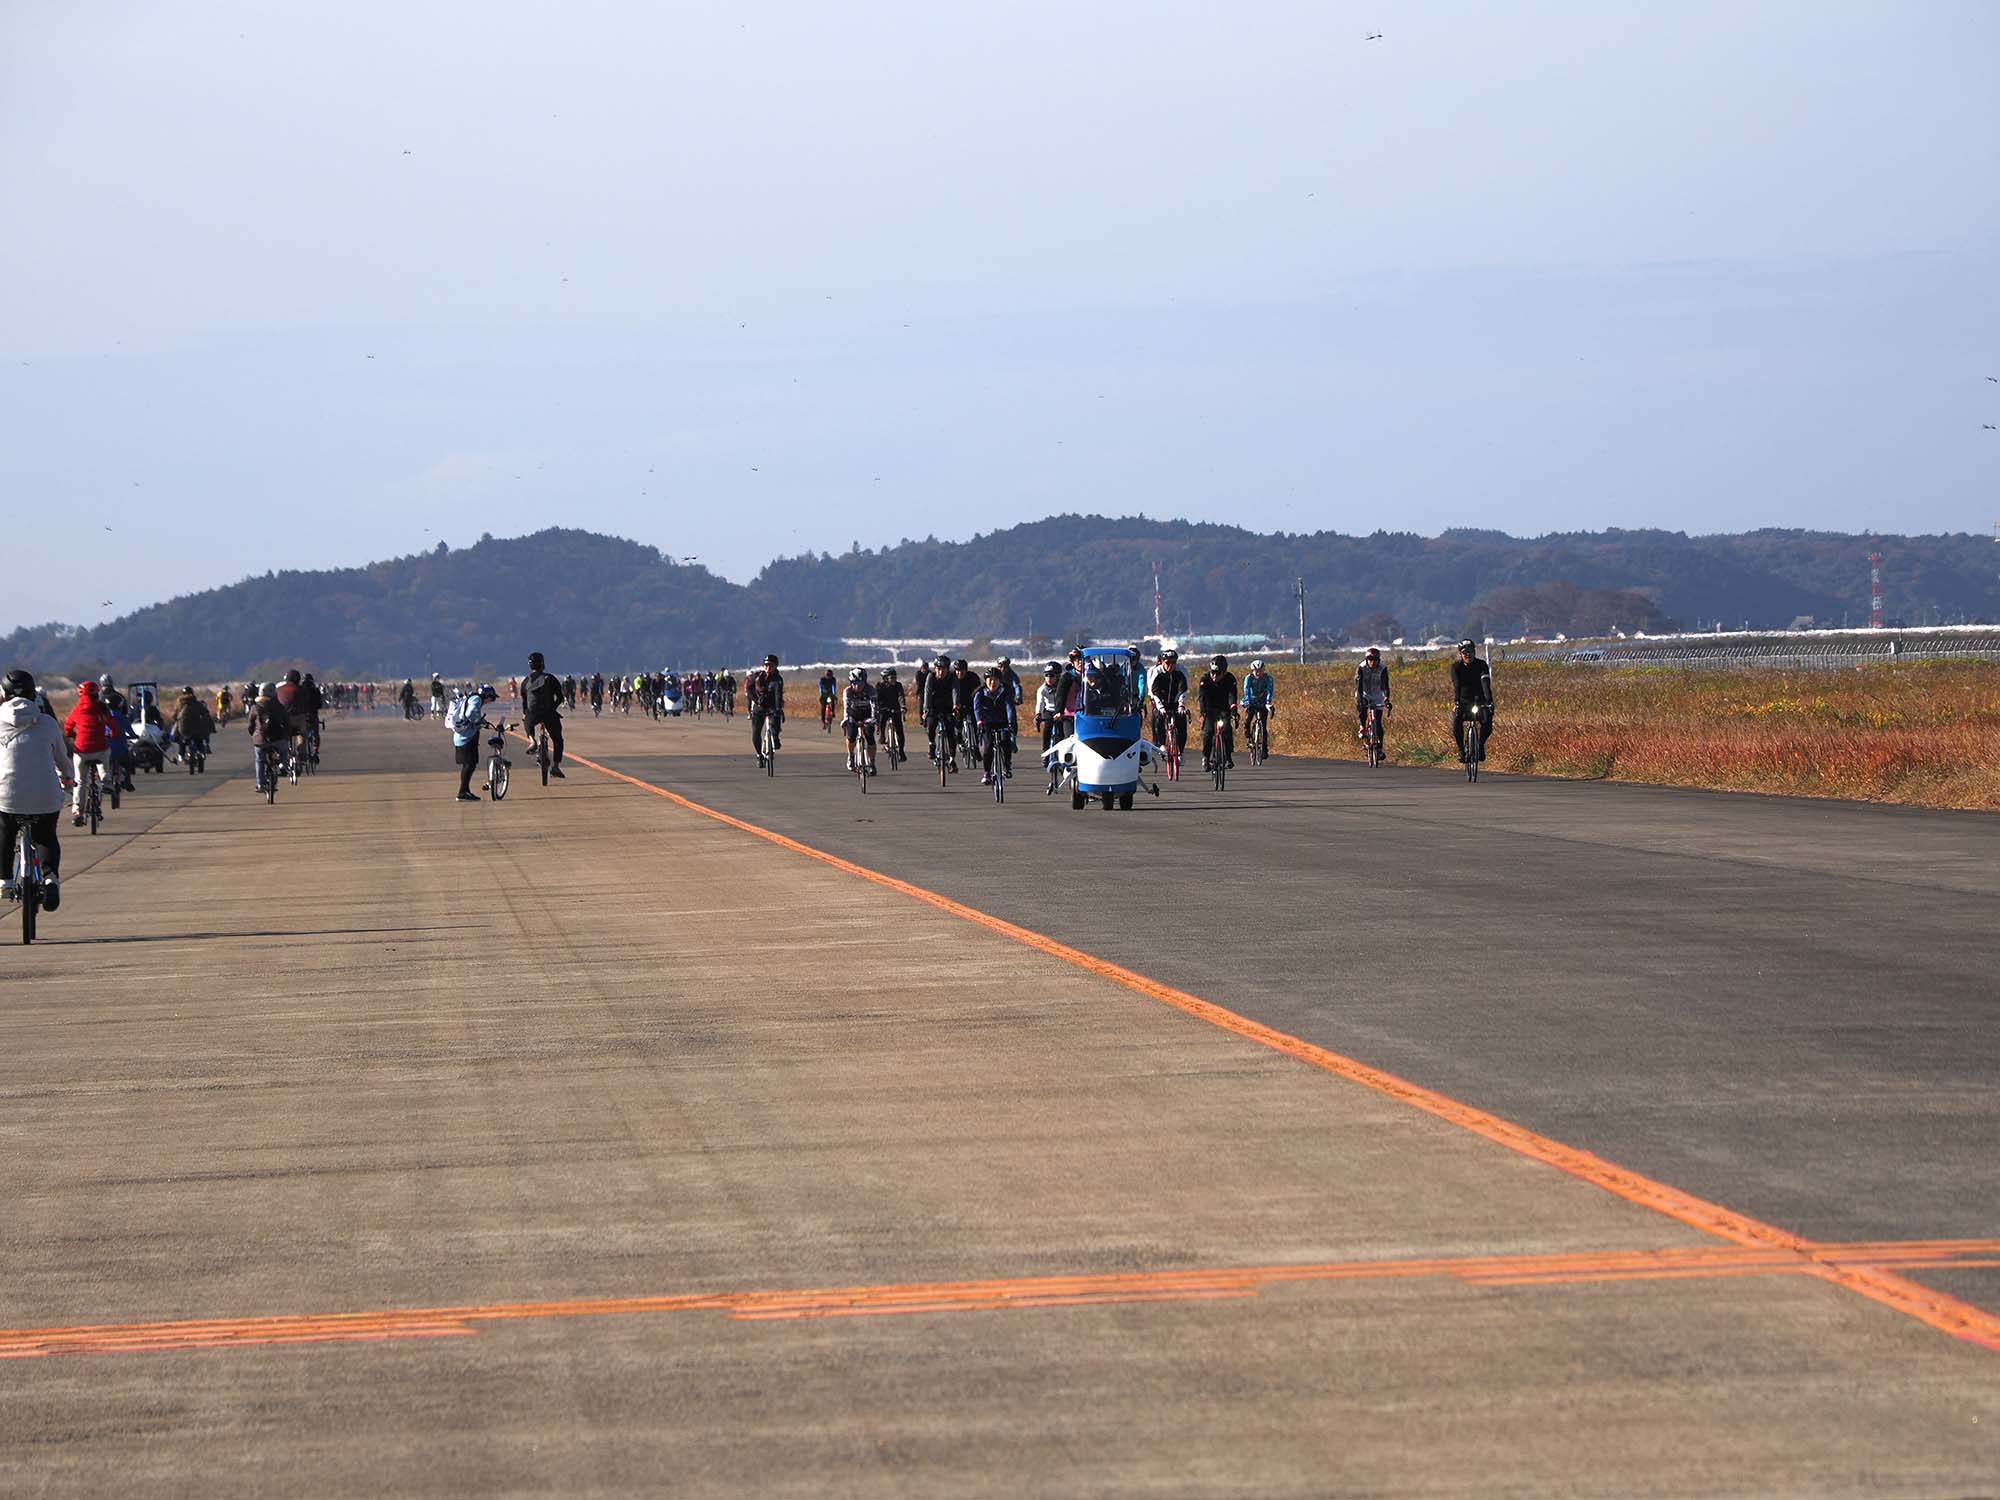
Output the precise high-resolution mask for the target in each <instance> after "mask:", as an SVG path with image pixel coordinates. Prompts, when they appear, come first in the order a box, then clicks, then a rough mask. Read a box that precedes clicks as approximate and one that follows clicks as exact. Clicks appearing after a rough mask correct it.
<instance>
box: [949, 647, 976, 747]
mask: <svg viewBox="0 0 2000 1500" xmlns="http://www.w3.org/2000/svg"><path fill="white" fill-rule="evenodd" d="M978 692H979V674H978V673H977V672H975V671H973V670H972V668H971V667H970V666H969V665H967V664H966V660H965V658H964V657H962V656H961V657H959V658H958V659H957V660H956V661H954V662H953V663H952V664H951V722H952V730H953V733H954V735H955V737H956V739H957V742H958V744H959V745H960V746H961V747H962V748H963V749H964V751H965V763H966V764H967V765H968V766H969V765H971V764H972V762H973V761H974V760H975V759H976V758H977V757H978V754H979V749H978V745H979V737H978V735H977V734H975V733H974V731H973V724H972V700H973V698H974V697H975V696H976V695H977V694H978Z"/></svg>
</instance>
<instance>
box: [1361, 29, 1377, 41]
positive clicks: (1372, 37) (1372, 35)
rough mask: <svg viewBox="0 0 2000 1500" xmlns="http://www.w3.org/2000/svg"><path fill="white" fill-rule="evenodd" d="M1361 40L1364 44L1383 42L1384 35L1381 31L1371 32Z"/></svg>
mask: <svg viewBox="0 0 2000 1500" xmlns="http://www.w3.org/2000/svg"><path fill="white" fill-rule="evenodd" d="M1361 40H1362V41H1364V42H1379V41H1381V40H1382V33H1381V32H1379V31H1371V32H1369V33H1368V35H1366V36H1364V37H1363V38H1362V39H1361Z"/></svg>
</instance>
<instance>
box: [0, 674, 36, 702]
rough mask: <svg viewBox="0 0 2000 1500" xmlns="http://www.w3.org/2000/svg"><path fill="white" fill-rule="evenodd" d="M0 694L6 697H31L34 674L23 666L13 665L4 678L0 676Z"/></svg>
mask: <svg viewBox="0 0 2000 1500" xmlns="http://www.w3.org/2000/svg"><path fill="white" fill-rule="evenodd" d="M0 696H5V697H8V698H32V697H34V696H35V679H34V675H33V674H32V673H30V672H29V671H27V670H26V669H25V668H23V667H15V668H13V669H12V670H11V671H9V672H8V673H7V675H6V677H5V678H0Z"/></svg>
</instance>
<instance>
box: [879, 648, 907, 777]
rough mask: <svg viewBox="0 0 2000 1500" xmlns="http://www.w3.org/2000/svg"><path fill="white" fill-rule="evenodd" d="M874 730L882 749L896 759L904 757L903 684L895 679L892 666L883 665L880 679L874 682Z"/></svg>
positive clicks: (894, 670)
mask: <svg viewBox="0 0 2000 1500" xmlns="http://www.w3.org/2000/svg"><path fill="white" fill-rule="evenodd" d="M875 732H876V734H877V735H878V736H879V737H880V742H881V744H882V747H883V748H884V749H887V750H890V751H892V752H893V753H894V754H895V756H896V758H897V759H898V760H901V759H903V758H904V754H903V684H902V683H901V682H899V681H897V679H896V669H895V668H894V667H884V668H883V669H882V680H881V681H880V682H878V683H876V684H875Z"/></svg>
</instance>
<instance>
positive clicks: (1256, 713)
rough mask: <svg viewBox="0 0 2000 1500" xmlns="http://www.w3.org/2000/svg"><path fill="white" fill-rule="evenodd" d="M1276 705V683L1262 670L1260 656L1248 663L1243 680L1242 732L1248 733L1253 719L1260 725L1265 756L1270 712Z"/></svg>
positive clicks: (1269, 738)
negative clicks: (1261, 726)
mask: <svg viewBox="0 0 2000 1500" xmlns="http://www.w3.org/2000/svg"><path fill="white" fill-rule="evenodd" d="M1277 704H1278V698H1277V683H1276V681H1275V680H1274V679H1273V678H1272V676H1271V674H1270V673H1269V672H1267V671H1265V670H1264V658H1263V657H1261V656H1260V657H1258V658H1257V659H1256V660H1255V661H1253V662H1251V663H1250V671H1249V674H1248V675H1247V676H1246V677H1244V679H1243V732H1244V733H1245V734H1248V733H1249V732H1250V722H1251V720H1253V719H1254V720H1256V721H1257V722H1258V723H1260V724H1262V725H1263V726H1264V750H1265V753H1266V754H1268V753H1269V752H1270V749H1271V711H1272V710H1273V709H1274V708H1276V707H1277Z"/></svg>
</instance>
